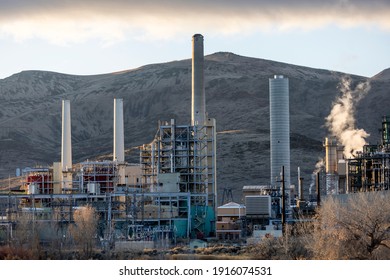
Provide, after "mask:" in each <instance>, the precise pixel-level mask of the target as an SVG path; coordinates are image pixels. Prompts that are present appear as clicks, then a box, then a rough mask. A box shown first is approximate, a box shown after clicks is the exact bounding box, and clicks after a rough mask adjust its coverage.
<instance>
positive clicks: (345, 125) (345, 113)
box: [326, 77, 371, 158]
mask: <svg viewBox="0 0 390 280" xmlns="http://www.w3.org/2000/svg"><path fill="white" fill-rule="evenodd" d="M370 89H371V86H370V83H369V82H368V81H367V82H364V83H359V84H358V85H357V86H356V87H355V89H351V78H350V77H344V78H343V79H342V81H341V82H340V91H341V96H340V97H339V98H338V99H337V100H336V102H334V104H333V107H332V110H331V112H330V114H329V116H328V117H327V118H326V126H327V127H328V129H329V131H330V133H332V135H334V136H336V138H337V140H338V141H339V142H340V143H341V144H342V145H343V146H344V156H345V157H346V158H351V157H352V156H355V155H356V152H357V151H362V150H363V146H364V145H366V140H365V139H366V138H367V137H368V136H369V134H368V133H367V132H366V131H365V130H364V129H358V128H356V127H355V116H354V113H355V106H356V104H357V103H358V102H359V101H360V100H361V99H362V98H363V97H364V96H365V95H366V94H367V93H368V92H369V91H370Z"/></svg>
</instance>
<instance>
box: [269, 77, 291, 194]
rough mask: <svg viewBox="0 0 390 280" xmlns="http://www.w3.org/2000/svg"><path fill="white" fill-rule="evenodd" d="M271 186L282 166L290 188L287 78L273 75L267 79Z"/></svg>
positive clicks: (274, 183) (278, 175)
mask: <svg viewBox="0 0 390 280" xmlns="http://www.w3.org/2000/svg"><path fill="white" fill-rule="evenodd" d="M269 97H270V138H271V139H270V140H271V141H270V142H271V185H272V186H275V185H276V182H277V179H278V178H280V169H281V167H282V166H284V181H285V184H286V187H287V189H289V188H290V185H291V181H290V112H289V82H288V78H285V77H283V76H281V75H275V76H274V78H273V79H269Z"/></svg>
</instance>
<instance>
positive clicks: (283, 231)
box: [282, 165, 286, 235]
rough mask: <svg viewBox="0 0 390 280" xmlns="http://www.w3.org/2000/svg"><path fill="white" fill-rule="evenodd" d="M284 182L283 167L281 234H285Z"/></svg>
mask: <svg viewBox="0 0 390 280" xmlns="http://www.w3.org/2000/svg"><path fill="white" fill-rule="evenodd" d="M285 188H286V187H285V182H284V165H283V166H282V234H283V235H284V234H285V233H286V197H285Z"/></svg>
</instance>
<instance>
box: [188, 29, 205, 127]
mask: <svg viewBox="0 0 390 280" xmlns="http://www.w3.org/2000/svg"><path fill="white" fill-rule="evenodd" d="M205 120H206V94H205V89H204V51H203V36H202V35H201V34H195V35H194V36H192V110H191V125H203V124H204V122H205Z"/></svg>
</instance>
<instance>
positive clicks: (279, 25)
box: [0, 0, 390, 44]
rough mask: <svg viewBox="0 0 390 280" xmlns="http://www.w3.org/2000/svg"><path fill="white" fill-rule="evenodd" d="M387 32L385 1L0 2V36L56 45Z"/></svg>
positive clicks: (389, 22) (389, 14) (389, 7)
mask: <svg viewBox="0 0 390 280" xmlns="http://www.w3.org/2000/svg"><path fill="white" fill-rule="evenodd" d="M330 24H332V25H338V26H341V27H346V28H347V27H353V26H368V27H375V28H382V29H384V30H389V31H390V5H389V3H388V1H387V0H382V1H381V0H373V1H362V0H356V1H348V0H324V1H313V0H298V1H288V0H280V1H261V0H241V1H236V0H214V1H209V0H207V1H206V0H198V1H182V0H170V1H169V0H167V1H161V0H144V1H138V0H137V1H135V0H110V1H106V0H67V1H56V0H35V1H31V0H2V1H1V2H0V36H1V35H2V36H10V37H12V38H14V39H15V40H18V41H23V40H27V39H30V38H41V39H45V40H48V41H50V42H51V43H54V44H72V43H79V42H84V41H86V40H90V39H99V40H101V41H102V42H103V43H104V44H110V43H115V42H118V41H121V40H125V39H126V38H127V37H128V36H129V34H130V35H131V36H132V37H135V38H138V39H139V40H154V39H170V38H172V37H173V36H176V35H178V34H181V33H183V34H184V33H186V34H188V33H189V32H199V31H203V30H207V32H210V33H215V34H229V35H234V34H238V33H243V32H246V33H251V32H255V31H258V30H266V31H267V30H268V31H269V30H275V29H276V30H288V29H294V28H299V29H303V30H311V29H315V28H318V27H322V26H326V25H330Z"/></svg>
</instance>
